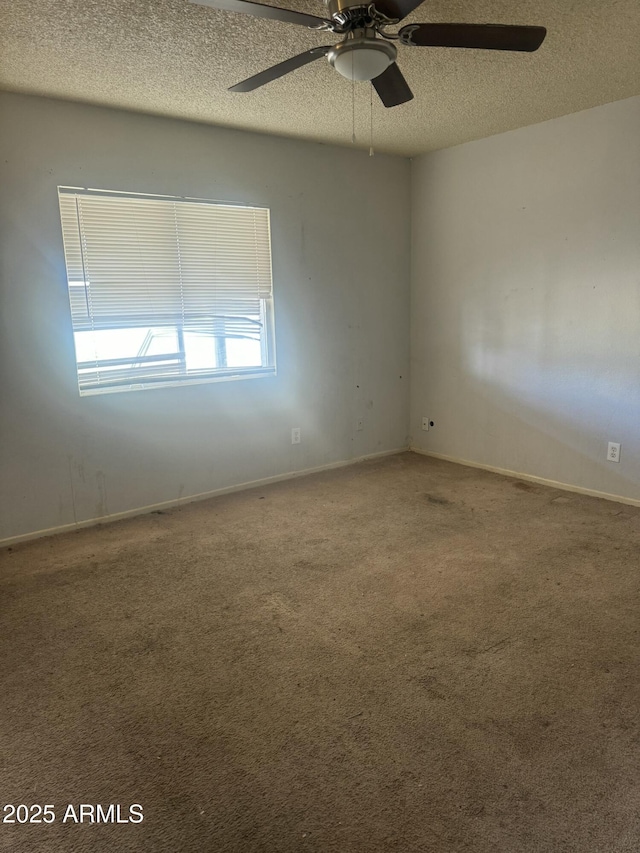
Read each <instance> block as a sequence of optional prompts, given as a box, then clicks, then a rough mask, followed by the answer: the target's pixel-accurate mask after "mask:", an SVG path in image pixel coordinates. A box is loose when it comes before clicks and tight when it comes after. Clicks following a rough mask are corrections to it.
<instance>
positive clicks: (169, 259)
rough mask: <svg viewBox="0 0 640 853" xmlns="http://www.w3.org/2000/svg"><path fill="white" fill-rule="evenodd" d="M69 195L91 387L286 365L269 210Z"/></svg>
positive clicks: (63, 204)
mask: <svg viewBox="0 0 640 853" xmlns="http://www.w3.org/2000/svg"><path fill="white" fill-rule="evenodd" d="M58 194H59V201H60V216H61V220H62V233H63V238H64V252H65V260H66V265H67V279H68V283H69V301H70V304H71V318H72V322H73V334H74V339H75V348H76V361H77V367H78V385H79V389H80V394H81V395H84V394H99V393H102V392H111V391H129V390H134V389H138V388H155V387H158V386H165V385H177V384H183V383H185V382H187V383H193V382H211V381H215V380H220V379H236V378H241V377H255V376H264V375H270V374H274V373H275V351H274V336H273V293H272V280H271V241H270V232H269V210H268V209H267V208H262V207H247V206H242V205H234V204H220V203H217V202H212V201H203V200H199V199H180V198H170V197H162V196H141V195H133V194H127V193H114V192H102V191H97V190H77V189H74V188H66V187H59V188H58Z"/></svg>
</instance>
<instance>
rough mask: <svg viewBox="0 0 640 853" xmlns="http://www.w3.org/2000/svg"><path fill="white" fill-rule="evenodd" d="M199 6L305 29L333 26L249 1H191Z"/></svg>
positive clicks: (328, 22) (321, 20)
mask: <svg viewBox="0 0 640 853" xmlns="http://www.w3.org/2000/svg"><path fill="white" fill-rule="evenodd" d="M191 3H195V4H196V5H198V6H210V7H211V8H212V9H221V10H222V11H223V12H241V13H243V14H245V15H255V16H256V17H257V18H271V19H272V20H274V21H284V22H285V23H287V24H300V25H301V26H303V27H313V28H314V29H326V28H327V27H331V26H333V24H332V22H331V21H327V20H325V19H324V18H317V17H316V16H315V15H307V14H305V13H304V12H294V11H293V10H292V9H280V8H278V6H265V5H264V4H263V3H250V2H248V0H191Z"/></svg>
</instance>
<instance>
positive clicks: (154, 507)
mask: <svg viewBox="0 0 640 853" xmlns="http://www.w3.org/2000/svg"><path fill="white" fill-rule="evenodd" d="M408 450H409V448H408V447H399V448H398V449H396V450H382V451H380V452H378V453H369V454H368V455H366V456H358V457H357V458H356V459H343V460H340V461H339V462H329V463H327V464H326V465H318V466H316V467H315V468H305V469H304V470H302V471H287V472H286V473H285V474H275V475H274V476H273V477H264V478H263V479H262V480H251V481H249V482H247V483H238V484H237V485H235V486H226V487H225V488H222V489H214V490H213V491H211V492H201V493H200V494H197V495H187V496H185V497H182V498H176V499H175V500H171V501H163V502H162V503H158V504H151V505H149V506H143V507H136V508H135V509H128V510H125V512H115V513H112V514H111V515H102V516H99V517H97V518H87V519H85V520H84V521H78V522H73V523H71V524H62V525H60V526H59V527H48V528H46V529H45V530H35V531H33V532H32V533H22V534H20V535H19V536H9V537H7V538H6V539H0V548H6V547H7V546H8V545H17V544H18V543H20V542H29V541H30V540H31V539H41V538H42V537H44V536H54V535H57V534H59V533H70V532H73V531H74V530H81V529H82V528H84V527H95V526H96V525H97V524H109V523H110V522H112V521H120V520H121V519H123V518H133V517H135V516H136V515H147V514H148V513H150V512H157V511H158V510H165V509H171V508H172V507H176V506H182V505H183V504H190V503H195V502H196V501H206V500H208V499H209V498H216V497H220V496H221V495H230V494H232V493H233V492H243V491H245V490H246V489H256V488H259V487H260V486H269V485H271V483H280V482H282V481H283V480H296V479H297V478H298V477H306V476H307V475H309V474H319V473H320V472H321V471H331V470H333V469H334V468H346V467H348V466H349V465H356V464H357V463H358V462H366V461H367V460H369V459H381V458H382V457H383V456H396V455H397V454H398V453H406V452H407V451H408Z"/></svg>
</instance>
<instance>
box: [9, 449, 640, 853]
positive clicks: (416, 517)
mask: <svg viewBox="0 0 640 853" xmlns="http://www.w3.org/2000/svg"><path fill="white" fill-rule="evenodd" d="M639 557H640V510H638V509H634V508H631V507H627V506H623V505H621V504H615V503H609V502H605V501H600V500H595V499H593V498H587V497H581V496H578V495H573V494H568V493H566V492H560V491H555V490H552V489H546V488H543V487H538V486H533V485H531V484H527V483H523V482H518V481H516V480H511V479H507V478H502V477H499V476H497V475H493V474H489V473H486V472H482V471H478V470H474V469H471V468H464V467H461V466H456V465H452V464H449V463H445V462H440V461H436V460H433V459H427V458H423V457H420V456H417V455H414V454H402V455H399V456H394V457H388V458H385V459H382V460H378V461H373V462H368V463H364V464H359V465H356V466H353V467H351V468H346V469H341V470H338V471H334V472H330V473H326V474H321V475H316V476H312V477H308V478H305V479H299V480H294V481H290V482H287V483H281V484H278V485H274V486H270V487H268V488H265V489H261V490H253V491H249V492H244V493H238V494H235V495H231V496H227V497H223V498H218V499H215V500H211V501H207V502H203V503H199V504H192V505H190V506H186V507H184V508H181V509H176V510H172V511H170V512H166V513H162V514H152V515H147V516H143V517H140V518H137V519H132V520H128V521H125V522H119V523H116V524H112V525H106V526H104V527H100V528H94V529H92V530H84V531H80V532H78V533H74V534H68V535H63V536H58V537H54V538H50V539H46V540H40V541H36V542H33V543H29V544H25V545H21V546H17V547H14V548H13V549H12V550H11V551H5V552H3V553H2V554H1V555H0V565H1V567H0V595H1V609H0V630H1V637H2V642H1V655H0V696H1V705H0V791H1V797H2V803H1V805H3V806H4V805H5V804H14V805H17V804H25V805H28V806H30V805H33V804H40V805H47V804H51V805H53V806H55V808H54V810H53V811H54V814H55V819H54V820H53V822H52V823H50V824H45V823H41V824H19V823H15V824H7V823H4V824H0V849H1V850H3V851H4V850H7V851H12V853H22V851H47V853H48V851H52V852H53V851H55V853H71V851H74V853H89V851H91V853H103V851H105V853H106V851H109V853H113V851H118V853H123V851H136V853H138V851H140V853H143V851H144V853H165V851H166V853H183V851H184V853H226V851H229V853H231V851H233V853H258V851H260V853H289V851H317V853H325V851H326V853H333V851H335V852H336V853H377V851H385V853H386V851H399V853H412V852H413V851H433V853H447V851H473V853H497V851H499V853H538V851H540V853H542V851H544V853H556V851H575V853H596V851H602V853H605V851H606V853H621V851H629V853H632V851H633V853H637V851H638V850H639V849H640V727H639V726H640V671H639V664H640V573H639V569H640V559H639ZM80 804H86V805H88V806H94V807H95V805H96V804H101V806H102V808H103V810H104V811H105V813H106V816H107V817H109V812H108V806H109V805H110V804H114V805H115V804H119V805H120V806H121V811H120V815H121V820H124V819H125V818H127V817H129V816H131V815H132V813H131V812H130V811H129V807H130V805H131V804H141V805H142V807H143V810H144V812H143V813H144V820H143V821H142V822H138V823H132V822H129V823H120V824H117V823H106V824H105V823H99V824H96V823H91V822H89V820H90V816H91V811H90V810H89V809H85V811H84V815H85V822H83V823H82V824H80V823H75V822H74V818H73V816H72V815H70V814H69V812H68V810H67V806H68V805H72V806H74V813H75V814H77V813H78V812H79V805H80ZM65 814H67V821H66V822H64V821H63V818H64V816H65ZM94 814H95V811H94ZM115 814H117V813H116V812H115V810H114V812H113V815H115ZM4 815H5V817H6V816H7V815H9V816H11V810H5V812H4ZM20 815H21V816H22V817H24V815H25V811H24V810H21V812H20ZM31 816H36V817H37V816H38V814H37V810H32V812H31ZM133 816H134V818H135V817H136V815H135V810H134V813H133Z"/></svg>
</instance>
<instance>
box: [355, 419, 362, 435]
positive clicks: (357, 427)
mask: <svg viewBox="0 0 640 853" xmlns="http://www.w3.org/2000/svg"><path fill="white" fill-rule="evenodd" d="M362 428H363V426H362V418H358V419H357V420H356V429H357V431H358V432H360V430H361V429H362Z"/></svg>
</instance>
